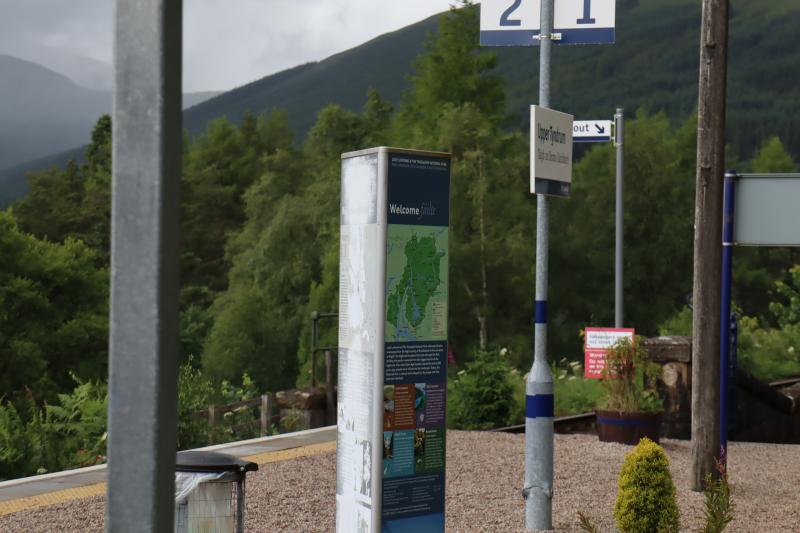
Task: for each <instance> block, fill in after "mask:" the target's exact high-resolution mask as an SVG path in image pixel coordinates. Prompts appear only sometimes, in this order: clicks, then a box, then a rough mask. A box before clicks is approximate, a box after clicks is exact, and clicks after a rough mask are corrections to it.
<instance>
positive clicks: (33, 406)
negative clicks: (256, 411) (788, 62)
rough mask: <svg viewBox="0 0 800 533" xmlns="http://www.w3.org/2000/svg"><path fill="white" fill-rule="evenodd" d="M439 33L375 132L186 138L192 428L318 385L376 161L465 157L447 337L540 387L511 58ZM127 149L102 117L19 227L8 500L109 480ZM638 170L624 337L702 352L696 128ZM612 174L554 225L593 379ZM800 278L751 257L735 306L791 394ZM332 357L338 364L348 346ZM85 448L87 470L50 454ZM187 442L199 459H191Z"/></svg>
mask: <svg viewBox="0 0 800 533" xmlns="http://www.w3.org/2000/svg"><path fill="white" fill-rule="evenodd" d="M439 24H440V27H439V32H438V33H436V34H435V35H432V36H431V37H430V39H429V41H428V42H427V45H426V47H425V51H424V52H423V53H422V54H421V55H420V56H419V57H418V58H417V59H416V61H415V62H414V74H413V75H412V77H411V78H410V80H409V83H410V89H409V90H408V91H407V92H406V93H405V94H404V96H403V98H402V101H401V103H400V104H399V105H398V106H394V105H392V104H391V103H389V102H388V101H387V100H385V99H383V98H382V97H381V95H380V94H379V93H378V92H377V91H376V90H369V91H368V93H367V94H366V95H365V101H364V104H363V109H362V110H361V112H353V111H349V110H346V109H343V108H342V107H340V106H338V105H330V106H328V107H326V108H324V109H323V110H322V111H321V112H320V113H319V115H318V117H317V121H316V123H315V124H314V126H313V127H312V128H311V129H310V131H309V132H308V135H307V136H306V137H305V138H304V139H302V141H300V140H297V139H295V137H294V134H293V132H292V131H291V129H290V128H289V126H288V123H289V121H288V116H287V113H286V112H284V111H281V110H275V111H272V112H271V113H269V114H268V115H265V116H255V115H253V114H249V113H248V114H246V115H245V117H244V119H243V120H242V122H241V124H240V125H238V126H237V125H234V124H233V123H231V122H230V121H228V120H227V119H226V118H222V119H218V120H215V121H213V122H212V123H210V124H209V126H208V127H207V129H206V130H205V131H204V132H203V133H202V134H200V135H198V136H196V137H191V136H189V134H188V133H187V135H186V137H185V142H184V147H183V175H182V184H183V190H182V201H181V205H180V209H181V215H182V246H181V283H182V291H181V353H180V355H179V357H180V361H181V363H182V364H183V367H182V370H181V373H182V374H181V380H182V381H181V395H182V396H181V402H182V403H181V409H182V410H183V411H186V412H188V411H187V410H190V409H192V408H195V409H196V408H198V407H202V406H203V405H204V403H203V402H204V401H207V400H210V399H214V398H220V397H223V396H225V394H224V390H228V391H230V390H232V389H231V387H233V388H234V389H235V388H236V387H239V389H238V390H239V392H238V393H237V394H235V395H239V396H241V395H245V396H246V395H247V394H248V393H252V394H255V393H257V392H258V391H276V390H281V389H286V388H290V387H293V386H296V385H305V384H307V383H308V382H309V380H310V364H309V350H310V335H309V331H310V316H311V312H312V311H315V310H318V311H324V312H330V311H336V309H337V308H338V283H339V276H338V264H339V257H338V254H339V235H338V232H339V216H338V215H339V201H340V195H339V191H340V154H341V153H343V152H346V151H351V150H356V149H361V148H365V147H370V146H377V145H394V146H403V147H414V148H419V149H427V150H440V151H447V152H451V153H452V154H453V158H454V159H453V167H452V185H451V237H450V254H451V255H452V257H451V260H450V265H451V272H450V317H449V324H450V329H449V336H450V343H451V350H452V351H453V352H454V354H455V358H456V368H459V367H461V366H462V365H464V364H466V363H468V362H470V361H471V360H472V359H473V358H474V357H475V354H476V353H478V354H485V353H487V351H491V350H497V351H499V349H500V348H503V350H502V353H503V354H504V357H505V356H506V355H505V354H507V358H508V362H509V365H510V367H512V368H516V369H517V370H518V371H520V372H519V375H521V374H522V373H524V372H525V371H527V369H528V367H529V365H530V362H531V360H532V350H531V335H532V312H533V269H534V249H535V241H534V235H535V225H534V221H535V215H536V213H535V201H534V199H533V197H532V196H531V195H530V194H529V193H528V179H529V177H528V176H529V168H528V162H529V157H528V149H529V148H528V143H529V140H528V135H527V134H526V133H525V132H523V131H522V130H518V129H513V130H509V129H508V127H507V119H508V112H507V109H508V108H507V105H506V100H507V96H506V91H505V88H504V80H503V77H501V76H499V75H498V74H497V64H498V59H497V56H496V54H495V53H493V52H490V51H487V50H485V49H481V48H479V47H478V46H477V41H478V37H477V32H478V13H477V10H476V9H458V10H452V11H451V12H450V13H449V14H447V15H445V16H442V17H441V19H440V22H439ZM565 110H566V108H565ZM676 122H677V124H676ZM110 148H111V119H110V118H109V117H108V116H103V117H101V118H100V119H99V120H98V122H97V124H96V125H95V127H94V130H93V133H92V142H91V144H90V145H89V146H88V148H87V150H86V155H85V162H84V163H82V164H76V163H71V164H70V165H68V166H67V167H66V168H65V169H64V170H58V169H52V170H48V171H45V172H39V173H36V174H34V175H32V176H31V178H30V192H29V194H28V195H27V196H25V197H24V198H22V199H21V200H19V201H17V202H16V203H15V204H13V205H12V206H11V208H10V209H8V210H7V211H5V212H3V213H1V214H0V257H2V258H3V264H2V269H0V309H2V314H0V397H2V405H0V450H2V451H0V464H2V465H3V468H0V478H2V477H8V476H11V475H15V474H19V473H32V472H35V471H36V469H37V468H39V467H41V466H42V465H49V466H46V468H55V467H57V466H58V465H64V464H87V453H88V452H87V450H93V451H92V453H88V457H89V458H91V457H96V456H101V455H102V448H103V444H102V443H100V444H98V439H99V438H100V436H102V435H103V434H104V418H103V417H104V411H103V409H102V408H101V407H97V406H98V405H102V401H103V398H104V394H105V388H104V387H105V385H104V381H105V379H106V374H107V359H108V349H107V335H108V292H109V289H108V281H109V233H110V183H111V150H110ZM625 150H626V168H625V175H626V183H627V185H626V191H625V194H626V210H625V214H624V217H625V243H626V244H625V246H626V252H625V253H626V255H625V275H626V277H625V304H626V322H627V325H629V326H630V327H635V328H636V330H637V333H638V334H641V335H655V334H658V333H659V332H660V331H684V330H685V325H686V323H687V316H688V322H690V318H691V317H690V315H687V313H688V310H687V308H686V303H687V297H688V295H689V294H690V293H691V289H692V239H693V229H692V228H693V209H694V206H693V201H694V175H695V152H696V121H695V119H694V118H689V119H688V120H685V121H683V122H680V121H675V120H671V117H670V116H668V115H667V114H666V113H665V112H657V113H650V112H648V111H645V110H640V111H639V112H638V113H636V114H631V116H629V118H628V120H627V124H626V145H625ZM729 159H730V163H731V165H735V166H736V167H737V168H739V169H741V170H752V171H790V170H796V168H797V166H796V164H795V163H794V161H793V160H792V157H791V156H790V155H789V154H788V153H787V151H786V149H785V148H784V146H783V144H782V143H781V140H780V139H779V138H778V137H765V140H764V142H763V143H762V145H761V146H760V148H759V151H758V153H757V154H756V156H755V157H754V158H752V159H751V158H749V157H748V154H746V153H745V154H740V153H738V152H737V151H736V150H735V149H731V150H730V154H729ZM614 165H615V159H614V150H613V147H612V146H611V145H609V144H604V145H594V146H592V147H591V148H589V149H586V150H583V153H582V154H581V157H580V159H579V160H578V161H577V162H576V164H575V167H574V175H573V195H572V197H571V198H569V199H555V200H553V201H552V203H551V204H552V219H551V258H550V261H551V263H550V265H551V275H550V302H551V304H550V305H551V309H552V310H551V313H552V314H551V320H550V324H551V325H550V329H549V336H550V340H549V351H550V354H551V358H552V359H553V360H558V359H561V358H562V357H563V358H566V359H567V360H577V359H580V358H581V357H582V353H581V339H580V332H581V329H582V328H583V327H585V326H590V325H591V326H603V325H608V324H610V323H612V321H613V309H614V307H613V253H612V251H613V249H614V241H613V239H614ZM176 208H177V206H176ZM798 263H800V257H798V256H797V254H796V253H795V252H794V251H792V250H788V249H753V250H742V251H741V252H738V251H737V260H736V267H737V270H736V280H735V294H734V297H735V299H736V302H737V305H738V308H739V310H740V312H741V313H742V314H743V315H746V316H747V317H749V318H748V320H749V321H750V322H746V327H747V328H750V333H751V334H750V336H749V337H747V339H749V341H748V342H751V348H752V347H753V346H755V344H754V343H760V344H759V347H760V346H762V345H766V346H768V347H769V349H773V350H774V351H775V353H776V354H777V355H776V357H778V358H780V357H784V358H788V363H790V364H789V366H788V367H785V368H783V370H782V371H783V372H791V371H792V369H797V370H796V371H797V372H800V366H799V365H800V359H799V357H800V354H797V353H795V352H794V351H793V350H792V351H787V350H788V347H791V346H793V345H795V344H797V343H798V341H800V308H796V307H797V302H798V301H800V300H799V299H798V297H799V296H800V294H799V293H798V289H800V272H798V270H797V269H795V270H790V268H791V267H792V266H793V265H795V264H798ZM776 302H777V303H776ZM792 302H794V303H792ZM776 306H777V307H776ZM759 335H761V337H759ZM323 337H324V339H323V342H325V343H327V344H331V343H332V344H335V342H336V331H335V329H334V328H332V327H331V328H328V329H327V330H325V331H324V332H323ZM787 354H788V355H787ZM792 365H794V366H792ZM225 387H227V389H225ZM245 389H246V391H247V392H244V391H245ZM198 391H200V392H198ZM229 396H230V394H229ZM80 398H83V400H80ZM80 401H83V402H84V403H83V404H81V405H82V407H81V406H80V405H79V406H78V407H75V408H74V409H73V410H72V411H70V410H69V409H68V408H67V407H68V406H69V405H73V406H74V405H75V404H79V403H80ZM87 406H93V407H92V408H91V409H89V407H87ZM87 409H89V411H90V412H87ZM70 416H71V417H72V418H70ZM82 417H85V419H86V420H91V421H92V424H93V425H92V428H93V429H91V431H89V432H88V434H87V435H82V436H76V435H74V434H73V433H74V429H70V426H69V424H67V423H66V422H65V420H71V421H72V422H73V423H74V422H75V421H76V420H78V419H81V420H82V419H83V418H82ZM81 427H83V426H81ZM42 428H44V429H42ZM65 432H66V433H69V434H70V437H69V438H71V439H73V441H74V442H75V444H74V446H75V449H79V450H82V451H81V454H78V455H74V454H73V456H72V457H71V458H64V457H63V456H58V457H56V456H55V455H54V454H53V453H52V450H50V452H48V451H47V450H48V447H47V446H48V445H47V443H48V442H51V443H52V442H56V441H58V439H63V438H66V437H65V436H64V435H65ZM70 432H72V433H70ZM24 435H27V437H24ZM23 437H24V438H26V439H28V440H26V441H25V442H22V441H21V440H20V439H23ZM179 438H180V437H179ZM187 438H188V437H185V439H184V440H183V441H182V443H183V444H184V445H189V444H192V443H193V441H192V440H191V438H188V440H186V439H187ZM48 439H49V440H48ZM81 439H84V440H81ZM87 439H88V440H90V441H91V442H92V444H86V442H85V440H87ZM103 439H104V437H103ZM71 442H72V441H71ZM103 442H104V441H103ZM62 447H63V446H62ZM34 448H35V449H36V450H38V451H32V450H34ZM4 453H5V456H4V455H3V454H4ZM63 453H66V452H63ZM63 453H62V455H63ZM76 453H77V452H76ZM37 454H38V455H37ZM48 454H49V455H48ZM48 457H49V458H48ZM88 463H91V460H88ZM37 464H38V466H37ZM9 465H10V466H9Z"/></svg>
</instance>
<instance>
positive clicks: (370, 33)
mask: <svg viewBox="0 0 800 533" xmlns="http://www.w3.org/2000/svg"><path fill="white" fill-rule="evenodd" d="M451 2H452V0H184V2H183V4H184V76H183V78H184V89H185V90H187V91H199V90H227V89H231V88H233V87H237V86H239V85H242V84H245V83H247V82H250V81H253V80H256V79H258V78H261V77H263V76H266V75H268V74H272V73H274V72H277V71H280V70H283V69H285V68H288V67H292V66H295V65H298V64H301V63H305V62H308V61H314V60H319V59H324V58H326V57H328V56H330V55H332V54H334V53H336V52H340V51H342V50H346V49H348V48H352V47H353V46H356V45H359V44H361V43H363V42H365V41H367V40H369V39H371V38H373V37H376V36H378V35H381V34H383V33H386V32H388V31H393V30H396V29H399V28H402V27H403V26H407V25H408V24H411V23H414V22H417V21H419V20H422V19H423V18H426V17H428V16H430V15H433V14H435V13H438V12H441V11H445V10H446V9H447V8H448V6H449V5H450V3H451ZM113 3H114V2H113V0H0V54H8V55H14V56H18V57H22V58H23V59H29V60H34V61H36V60H41V59H42V58H45V57H47V56H48V55H52V56H53V57H55V56H68V55H71V56H82V57H88V58H91V59H95V60H100V61H104V62H109V63H110V62H111V56H112V53H111V42H112V36H111V29H112V14H113V7H112V6H113ZM51 63H52V64H55V63H57V62H56V61H52V62H51Z"/></svg>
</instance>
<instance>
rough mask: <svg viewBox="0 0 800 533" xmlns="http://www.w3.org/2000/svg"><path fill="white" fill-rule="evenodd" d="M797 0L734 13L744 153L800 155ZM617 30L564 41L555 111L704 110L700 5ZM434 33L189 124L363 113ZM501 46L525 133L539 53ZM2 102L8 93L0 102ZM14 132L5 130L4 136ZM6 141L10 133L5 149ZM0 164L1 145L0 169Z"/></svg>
mask: <svg viewBox="0 0 800 533" xmlns="http://www.w3.org/2000/svg"><path fill="white" fill-rule="evenodd" d="M795 2H796V0H740V1H738V2H736V3H735V5H734V6H733V9H732V11H731V22H730V40H731V49H730V66H729V75H728V78H729V88H728V141H729V144H730V145H731V148H732V149H733V153H734V154H736V155H738V156H739V157H741V158H750V157H751V156H752V155H753V154H754V153H755V152H756V150H757V149H758V147H759V145H760V144H761V143H762V142H763V141H764V140H765V139H766V138H767V137H769V136H771V135H779V136H780V138H781V140H782V141H783V142H784V144H785V145H786V146H787V147H788V149H789V150H790V152H791V153H792V154H793V155H794V157H795V159H796V160H800V115H799V114H798V113H797V110H798V109H800V91H798V90H797V89H796V85H797V79H798V75H797V72H800V47H797V46H795V43H796V42H797V38H796V29H797V28H798V27H800V10H798V9H796V5H795ZM616 25H617V43H616V44H614V45H598V46H557V47H555V51H554V54H553V80H552V96H551V99H552V106H553V107H554V108H556V109H559V110H562V111H565V112H569V113H572V114H574V115H575V117H576V118H577V119H601V118H611V116H612V115H613V113H614V109H615V108H617V107H624V108H625V110H626V113H627V114H628V115H631V114H633V113H634V112H635V111H636V110H637V109H639V108H644V109H646V110H647V111H649V112H657V111H662V110H663V111H666V112H667V113H668V115H669V117H670V118H671V119H672V120H673V121H675V122H677V121H682V120H684V119H685V118H686V117H687V116H689V114H690V113H691V112H692V111H693V110H694V109H695V108H696V105H697V67H698V57H699V50H698V46H699V28H700V5H699V3H698V2H697V1H696V0H646V1H640V0H619V1H618V5H617V23H616ZM436 28H437V20H436V17H431V18H428V19H426V20H423V21H421V22H419V23H417V24H414V25H411V26H408V27H406V28H403V29H401V30H398V31H396V32H393V33H388V34H385V35H382V36H380V37H378V38H376V39H373V40H372V41H369V42H367V43H365V44H363V45H361V46H358V47H356V48H353V49H351V50H348V51H346V52H342V53H340V54H337V55H335V56H332V57H330V58H328V59H326V60H324V61H320V62H317V63H309V64H306V65H301V66H298V67H295V68H292V69H288V70H285V71H283V72H279V73H277V74H274V75H271V76H267V77H265V78H262V79H260V80H257V81H255V82H253V83H250V84H248V85H245V86H243V87H240V88H237V89H234V90H232V91H229V92H227V93H224V94H221V95H219V96H216V97H214V98H211V99H210V100H208V101H206V102H203V103H201V104H199V105H196V106H194V107H192V108H191V109H188V110H187V111H185V112H184V127H186V128H187V129H188V130H189V131H190V132H192V133H195V134H196V133H198V132H201V131H203V129H204V128H205V127H206V125H207V123H208V122H209V121H210V120H213V119H216V118H219V117H221V116H227V117H228V118H229V119H231V120H233V121H235V122H238V121H239V120H241V118H242V116H243V115H244V113H245V111H247V110H250V111H253V112H254V113H262V112H265V111H269V110H270V109H272V108H283V109H285V110H287V112H288V114H289V120H290V125H291V126H292V127H293V128H294V129H295V131H296V132H297V134H298V138H302V137H303V136H304V135H305V132H307V131H308V129H309V128H310V127H311V126H312V125H313V124H314V122H315V121H316V115H317V113H318V112H319V110H320V109H322V108H323V107H324V106H325V105H327V104H328V103H332V102H334V103H338V104H340V105H342V106H343V107H345V108H349V109H354V110H357V109H360V108H361V106H362V104H363V102H364V98H365V95H366V92H367V88H368V87H369V86H374V87H375V88H377V89H378V90H379V91H380V93H381V94H382V95H383V96H384V97H385V98H388V99H389V100H391V101H393V102H395V103H397V102H399V101H400V98H401V95H402V92H403V90H404V88H406V87H408V81H407V79H408V75H409V74H410V73H411V70H412V69H411V64H412V62H413V60H414V58H415V57H416V56H417V54H419V53H420V52H421V51H422V50H423V45H424V42H425V39H426V36H427V34H429V33H431V32H434V31H436ZM494 50H495V51H496V52H497V53H498V58H499V65H498V69H497V72H498V73H499V74H500V75H502V76H503V77H505V79H506V93H507V99H508V111H509V119H508V125H509V126H510V127H522V128H524V129H527V116H528V111H527V109H528V106H529V105H530V104H531V103H535V102H536V100H537V94H538V79H537V77H538V57H539V54H538V48H537V47H527V48H497V49H494ZM0 59H2V56H0ZM1 65H2V64H0V83H3V82H2V80H3V78H4V76H3V71H2V66H1ZM0 87H2V85H0ZM4 100H5V97H4V96H3V92H2V90H0V109H2V105H3V104H2V103H1V102H3V101H4ZM1 116H2V115H0V117H1ZM95 118H96V117H95ZM92 122H93V121H92ZM90 128H91V126H90V125H89V126H87V127H86V128H85V129H84V130H83V131H82V138H81V140H80V141H78V142H76V143H73V144H72V145H67V146H77V145H78V144H81V143H85V142H88V139H89V134H90ZM47 129H50V128H49V127H48V128H41V127H40V128H39V130H47ZM7 131H8V130H7V128H5V127H4V128H3V133H2V134H3V135H7V133H6V132H7ZM12 131H13V130H12ZM12 140H13V139H12ZM2 146H3V139H0V150H3V148H2ZM63 148H65V147H62V149H63ZM52 151H55V150H51V152H52ZM43 153H47V152H43ZM17 160H19V159H17ZM2 161H3V159H2V152H0V167H2V166H3V164H2ZM48 161H52V159H48ZM38 165H39V164H28V165H23V166H22V167H17V168H16V169H14V171H13V172H11V171H10V170H9V169H6V171H0V179H2V180H4V183H5V184H9V183H10V181H13V180H20V179H22V180H24V178H23V177H22V175H21V173H20V172H19V169H20V168H27V170H38V169H41V168H42V167H40V166H38ZM10 172H11V174H14V176H12V177H10V176H11V174H9V173H10ZM9 180H10V181H9ZM15 190H24V186H23V187H22V189H20V188H19V187H16V189H15ZM0 205H2V204H0Z"/></svg>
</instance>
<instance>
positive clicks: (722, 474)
mask: <svg viewBox="0 0 800 533" xmlns="http://www.w3.org/2000/svg"><path fill="white" fill-rule="evenodd" d="M717 472H718V473H719V475H718V476H716V478H715V477H714V476H712V475H711V474H708V475H707V476H706V488H705V490H704V491H703V496H704V497H705V507H704V509H703V519H704V522H705V525H704V526H703V529H701V530H699V533H722V532H723V531H725V528H727V527H728V524H730V523H731V522H732V521H733V512H734V510H735V506H734V505H733V498H731V487H730V484H729V483H728V470H727V467H726V466H725V461H724V459H719V460H717Z"/></svg>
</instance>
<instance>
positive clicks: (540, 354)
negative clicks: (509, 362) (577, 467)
mask: <svg viewBox="0 0 800 533" xmlns="http://www.w3.org/2000/svg"><path fill="white" fill-rule="evenodd" d="M615 17H616V0H583V2H577V1H576V2H566V1H560V2H558V4H557V5H556V2H555V0H483V1H482V2H481V31H480V41H481V44H482V45H483V46H532V45H537V44H538V45H540V50H539V106H540V107H542V108H547V107H549V106H550V56H551V50H552V45H553V43H556V44H599V43H613V42H614V31H615V30H614V21H615ZM534 129H535V126H534V124H533V123H532V124H531V136H532V137H534V136H535V131H534ZM569 131H570V132H571V131H572V128H571V127H570V128H569ZM534 157H535V156H534V155H533V154H532V156H531V158H532V161H533V159H534ZM571 159H572V156H571V152H570V161H571ZM532 166H533V165H532ZM532 176H533V178H534V180H533V181H534V183H532V187H533V192H537V191H536V181H537V178H538V177H537V176H536V172H534V171H533V170H532ZM553 181H555V185H554V186H553V188H552V189H550V188H549V187H550V185H546V186H547V187H548V191H549V192H543V193H541V194H537V198H536V296H535V298H536V301H535V304H534V308H535V317H534V349H533V351H534V362H533V367H532V368H531V372H530V373H529V374H528V382H527V384H526V401H525V481H524V486H523V489H522V494H523V497H524V498H525V527H526V529H527V530H528V531H539V530H547V529H552V511H553V377H552V375H551V374H550V367H549V366H548V365H547V276H548V272H547V263H548V260H549V257H548V256H549V242H548V239H549V235H548V234H549V206H548V197H547V196H548V195H549V194H553V191H555V193H556V194H555V195H558V196H567V195H569V183H568V182H564V181H559V180H553ZM558 193H560V194H558Z"/></svg>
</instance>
